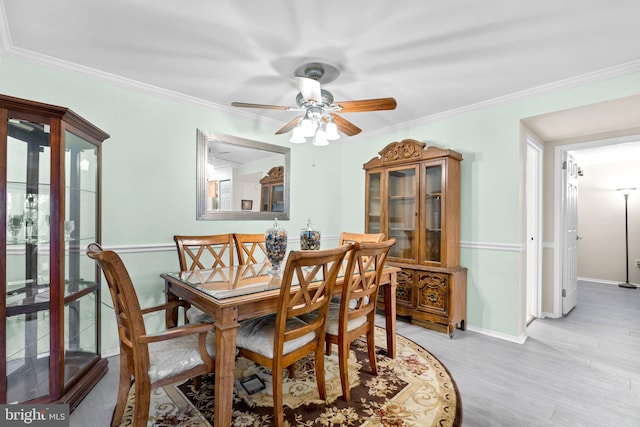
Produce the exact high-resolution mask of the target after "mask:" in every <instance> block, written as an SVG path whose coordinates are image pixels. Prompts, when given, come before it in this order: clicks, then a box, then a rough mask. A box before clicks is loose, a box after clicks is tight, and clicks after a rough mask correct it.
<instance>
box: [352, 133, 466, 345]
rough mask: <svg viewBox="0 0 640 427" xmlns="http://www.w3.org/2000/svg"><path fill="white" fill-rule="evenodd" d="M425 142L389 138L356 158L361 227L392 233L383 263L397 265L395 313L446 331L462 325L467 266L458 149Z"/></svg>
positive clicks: (382, 304) (371, 231)
mask: <svg viewBox="0 0 640 427" xmlns="http://www.w3.org/2000/svg"><path fill="white" fill-rule="evenodd" d="M425 147H426V144H425V143H423V142H420V141H416V140H413V139H405V140H402V141H400V142H392V143H390V144H388V145H387V146H386V147H385V148H384V149H383V150H382V151H380V152H379V153H378V154H379V155H380V156H379V157H374V158H373V159H371V160H369V161H368V162H367V163H365V164H364V167H363V168H364V170H365V171H366V196H365V197H366V200H365V230H366V232H367V233H384V234H385V236H387V238H391V237H394V238H395V239H396V244H395V245H394V246H393V247H392V248H391V251H390V252H389V256H388V259H387V264H389V265H394V266H397V267H401V268H402V270H401V271H400V272H399V273H398V288H397V292H396V304H397V305H396V308H397V313H398V315H401V316H410V317H411V322H412V323H414V324H416V325H420V326H423V327H428V328H431V329H436V330H440V331H443V332H444V331H446V332H447V333H448V334H449V336H450V337H453V333H454V331H455V328H456V327H459V328H460V329H462V330H464V329H465V328H466V325H465V322H466V311H467V269H466V268H464V267H461V266H460V265H459V263H460V162H461V161H462V155H461V154H460V153H457V152H455V151H453V150H449V149H442V148H438V147H428V148H427V149H425ZM379 307H380V308H384V303H383V302H382V300H380V302H379Z"/></svg>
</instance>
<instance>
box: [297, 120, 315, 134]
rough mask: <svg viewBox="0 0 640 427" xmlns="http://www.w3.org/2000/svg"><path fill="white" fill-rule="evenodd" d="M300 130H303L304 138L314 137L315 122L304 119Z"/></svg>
mask: <svg viewBox="0 0 640 427" xmlns="http://www.w3.org/2000/svg"><path fill="white" fill-rule="evenodd" d="M300 129H302V136H304V137H311V136H313V121H312V120H311V119H308V118H304V119H303V120H302V122H301V123H300Z"/></svg>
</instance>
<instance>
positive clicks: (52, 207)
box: [0, 95, 109, 410]
mask: <svg viewBox="0 0 640 427" xmlns="http://www.w3.org/2000/svg"><path fill="white" fill-rule="evenodd" d="M108 137H109V135H107V134H106V133H104V132H103V131H101V130H100V129H98V128H97V127H95V126H94V125H92V124H91V123H89V122H87V121H86V120H84V119H83V118H81V117H80V116H78V115H77V114H75V113H74V112H73V111H71V110H69V109H67V108H63V107H57V106H54V105H48V104H42V103H38V102H34V101H28V100H24V99H18V98H13V97H9V96H5V95H0V207H1V209H0V219H1V220H2V222H1V224H3V225H4V226H2V227H0V246H1V247H2V249H3V251H2V253H1V254H0V287H1V288H0V322H2V325H1V327H0V334H1V335H0V349H1V350H0V353H1V354H0V403H25V402H28V403H48V402H55V403H68V404H69V405H70V408H71V410H73V409H74V408H75V407H76V406H77V405H78V403H79V402H80V401H81V400H82V398H84V396H86V394H87V393H88V392H89V391H90V390H91V388H92V387H93V386H94V385H95V384H96V383H97V382H98V380H99V379H100V378H101V377H102V376H103V375H104V374H105V373H106V372H107V361H106V360H105V359H101V357H100V280H99V279H100V275H99V272H98V270H97V268H96V266H95V262H93V261H92V260H91V259H89V258H88V257H87V256H86V255H85V248H86V247H87V245H88V244H89V243H91V242H99V241H100V158H101V155H100V148H101V144H102V142H103V141H104V140H105V139H107V138H108Z"/></svg>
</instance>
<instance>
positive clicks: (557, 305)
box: [552, 146, 565, 318]
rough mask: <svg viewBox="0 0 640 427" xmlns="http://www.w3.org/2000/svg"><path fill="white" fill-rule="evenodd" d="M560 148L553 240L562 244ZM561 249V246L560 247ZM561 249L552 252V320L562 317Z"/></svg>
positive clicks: (558, 148)
mask: <svg viewBox="0 0 640 427" xmlns="http://www.w3.org/2000/svg"><path fill="white" fill-rule="evenodd" d="M561 147H562V146H556V147H555V148H554V153H553V240H554V241H555V242H562V241H563V240H562V238H561V235H560V233H561V229H562V227H561V223H562V224H564V220H563V219H562V218H561V214H562V200H561V199H562V193H563V192H562V174H561V173H560V170H561V169H562V152H563V151H565V150H563V149H562V148H561ZM560 246H561V247H562V245H560ZM562 260H563V254H562V249H559V250H554V251H553V313H552V316H553V317H554V318H559V317H562Z"/></svg>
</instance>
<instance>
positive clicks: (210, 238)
mask: <svg viewBox="0 0 640 427" xmlns="http://www.w3.org/2000/svg"><path fill="white" fill-rule="evenodd" d="M173 240H174V241H175V242H176V247H177V249H178V260H179V261H180V271H190V270H210V269H213V268H216V267H228V266H230V265H234V264H233V257H234V251H233V235H232V234H211V235H204V236H180V235H177V236H173Z"/></svg>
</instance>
